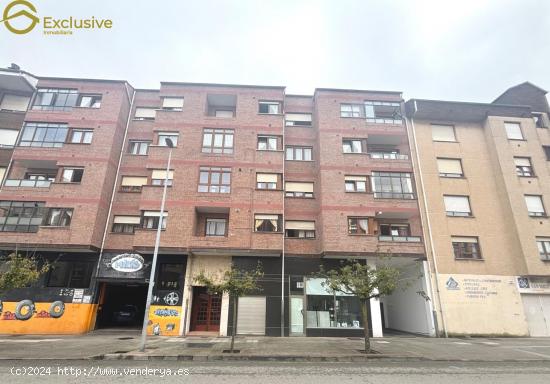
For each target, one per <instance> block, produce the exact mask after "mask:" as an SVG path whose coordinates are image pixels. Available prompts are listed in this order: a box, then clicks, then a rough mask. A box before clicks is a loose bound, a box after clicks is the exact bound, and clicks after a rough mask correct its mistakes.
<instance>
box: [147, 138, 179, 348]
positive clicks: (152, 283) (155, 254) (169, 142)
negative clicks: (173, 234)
mask: <svg viewBox="0 0 550 384" xmlns="http://www.w3.org/2000/svg"><path fill="white" fill-rule="evenodd" d="M164 141H165V143H166V146H168V148H170V151H169V152H168V164H167V165H166V175H165V177H164V187H163V189H162V201H161V203H160V218H159V224H158V227H157V237H156V239H155V250H154V252H153V261H152V264H151V274H150V275H149V286H148V288H147V301H146V302H145V315H144V316H143V328H142V330H141V343H140V346H139V350H140V352H144V351H145V343H146V342H147V324H148V323H149V309H150V308H151V300H152V299H153V287H154V286H155V274H156V271H157V258H158V253H159V246H160V233H161V230H162V223H163V221H164V203H165V202H166V189H167V187H168V180H169V178H168V176H169V174H170V161H171V160H172V148H174V143H173V142H172V140H170V139H169V138H166V139H164Z"/></svg>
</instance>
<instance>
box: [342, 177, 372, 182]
mask: <svg viewBox="0 0 550 384" xmlns="http://www.w3.org/2000/svg"><path fill="white" fill-rule="evenodd" d="M345 180H346V181H364V182H366V181H367V176H346V177H345Z"/></svg>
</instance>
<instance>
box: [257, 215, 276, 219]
mask: <svg viewBox="0 0 550 384" xmlns="http://www.w3.org/2000/svg"><path fill="white" fill-rule="evenodd" d="M254 219H256V220H279V216H278V215H255V216H254Z"/></svg>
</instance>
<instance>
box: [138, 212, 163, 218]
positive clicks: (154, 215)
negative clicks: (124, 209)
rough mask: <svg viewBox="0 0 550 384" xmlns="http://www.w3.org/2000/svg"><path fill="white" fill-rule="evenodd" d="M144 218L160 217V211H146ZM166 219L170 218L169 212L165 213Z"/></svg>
mask: <svg viewBox="0 0 550 384" xmlns="http://www.w3.org/2000/svg"><path fill="white" fill-rule="evenodd" d="M143 216H145V217H160V211H144V212H143ZM164 217H168V212H164Z"/></svg>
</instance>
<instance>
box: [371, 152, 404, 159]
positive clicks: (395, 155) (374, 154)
mask: <svg viewBox="0 0 550 384" xmlns="http://www.w3.org/2000/svg"><path fill="white" fill-rule="evenodd" d="M368 155H369V157H370V158H371V159H383V160H409V155H402V154H400V153H389V152H370V153H369V154H368Z"/></svg>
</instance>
